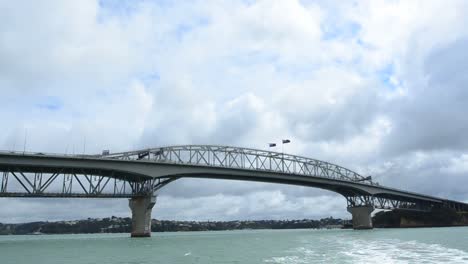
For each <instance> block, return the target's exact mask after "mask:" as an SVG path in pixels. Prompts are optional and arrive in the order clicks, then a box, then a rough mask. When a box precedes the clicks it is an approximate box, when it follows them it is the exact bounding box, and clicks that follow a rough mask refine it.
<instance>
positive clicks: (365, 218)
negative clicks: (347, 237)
mask: <svg viewBox="0 0 468 264" xmlns="http://www.w3.org/2000/svg"><path fill="white" fill-rule="evenodd" d="M372 211H374V206H372V205H361V206H354V207H348V212H350V213H351V215H352V216H353V229H372V228H373V227H372V217H371V214H372Z"/></svg>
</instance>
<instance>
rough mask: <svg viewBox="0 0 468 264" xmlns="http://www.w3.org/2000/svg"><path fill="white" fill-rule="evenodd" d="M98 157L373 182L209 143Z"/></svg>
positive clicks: (329, 167)
mask: <svg viewBox="0 0 468 264" xmlns="http://www.w3.org/2000/svg"><path fill="white" fill-rule="evenodd" d="M100 157H103V158H111V159H122V160H146V161H154V162H164V163H174V164H188V165H197V166H210V167H223V168H234V169H248V170H255V171H268V172H278V173H282V174H296V175H303V176H314V177H323V178H328V179H338V180H344V181H352V182H361V183H364V184H370V185H373V184H375V183H373V182H372V178H371V177H370V176H368V177H363V176H361V175H359V174H358V173H356V172H354V171H351V170H349V169H346V168H344V167H341V166H338V165H335V164H332V163H329V162H325V161H321V160H316V159H310V158H306V157H301V156H296V155H290V154H286V153H278V152H272V151H265V150H258V149H250V148H239V147H229V146H210V145H188V146H171V147H161V148H153V149H145V150H139V151H130V152H121V153H114V154H109V155H100Z"/></svg>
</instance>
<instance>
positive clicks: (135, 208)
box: [128, 196, 156, 237]
mask: <svg viewBox="0 0 468 264" xmlns="http://www.w3.org/2000/svg"><path fill="white" fill-rule="evenodd" d="M155 204H156V196H147V197H134V198H131V199H129V201H128V205H129V206H130V209H131V210H132V235H131V237H150V236H151V211H152V209H153V206H154V205H155Z"/></svg>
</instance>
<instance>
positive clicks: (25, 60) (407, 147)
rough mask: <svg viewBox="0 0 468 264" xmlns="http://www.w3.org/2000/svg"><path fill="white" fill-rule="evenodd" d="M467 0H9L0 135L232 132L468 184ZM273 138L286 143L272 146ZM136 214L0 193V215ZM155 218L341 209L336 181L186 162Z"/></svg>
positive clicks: (416, 183)
mask: <svg viewBox="0 0 468 264" xmlns="http://www.w3.org/2000/svg"><path fill="white" fill-rule="evenodd" d="M467 14H468V1H455V0H453V1H395V0H392V1H378V0H372V1H296V0H288V1H274V0H265V1H251V0H245V1H206V0H203V1H166V0H161V1H108V0H103V1H96V0H80V1H63V0H57V1H5V0H0V121H1V122H0V129H1V132H0V149H4V150H22V149H23V147H24V137H25V134H27V145H26V149H27V150H28V151H41V152H59V153H65V152H67V153H73V152H74V153H82V152H83V146H84V142H85V141H86V153H90V154H91V153H99V152H101V150H103V149H110V150H111V152H112V151H124V150H131V149H136V148H147V147H157V146H165V145H181V144H222V145H234V146H248V147H255V148H261V149H266V148H267V143H268V142H279V141H280V140H281V139H282V138H288V139H290V140H291V141H292V142H291V144H288V145H286V147H285V152H288V153H292V154H300V155H304V156H308V157H311V158H317V159H321V160H327V161H330V162H333V163H336V164H339V165H342V166H344V167H347V168H349V169H352V170H354V171H356V172H358V173H360V174H363V175H372V176H373V178H374V180H376V181H378V182H379V183H380V184H383V185H387V186H391V187H396V188H402V189H406V190H411V191H415V192H421V193H425V194H430V195H435V196H441V197H446V198H450V199H455V200H460V201H468V191H467V184H468V151H467V150H468V135H467V131H468V113H467V109H468V87H467V85H468V50H467V47H468V27H467V26H466V25H468V16H467ZM280 150H281V149H278V151H280ZM111 215H116V216H130V210H129V208H128V202H127V201H126V200H125V199H115V200H93V199H6V198H2V199H0V222H27V221H35V220H61V219H82V218H87V217H108V216H111ZM152 216H153V218H158V219H178V220H232V219H297V218H321V217H328V216H334V217H346V218H350V215H349V214H348V213H347V212H346V202H345V199H344V198H343V197H341V196H340V195H338V194H335V193H332V192H328V191H323V190H318V189H313V188H304V187H297V186H284V185H275V184H264V183H252V182H231V181H221V180H199V179H184V180H178V181H176V182H174V183H171V184H170V185H168V186H167V187H166V188H164V189H162V190H161V192H160V194H159V198H158V203H157V205H156V206H155V208H154V210H153V215H152Z"/></svg>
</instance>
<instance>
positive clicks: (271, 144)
mask: <svg viewBox="0 0 468 264" xmlns="http://www.w3.org/2000/svg"><path fill="white" fill-rule="evenodd" d="M268 145H269V146H270V148H272V147H276V143H270V144H268Z"/></svg>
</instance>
